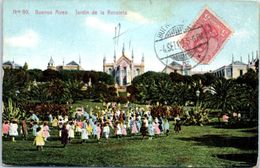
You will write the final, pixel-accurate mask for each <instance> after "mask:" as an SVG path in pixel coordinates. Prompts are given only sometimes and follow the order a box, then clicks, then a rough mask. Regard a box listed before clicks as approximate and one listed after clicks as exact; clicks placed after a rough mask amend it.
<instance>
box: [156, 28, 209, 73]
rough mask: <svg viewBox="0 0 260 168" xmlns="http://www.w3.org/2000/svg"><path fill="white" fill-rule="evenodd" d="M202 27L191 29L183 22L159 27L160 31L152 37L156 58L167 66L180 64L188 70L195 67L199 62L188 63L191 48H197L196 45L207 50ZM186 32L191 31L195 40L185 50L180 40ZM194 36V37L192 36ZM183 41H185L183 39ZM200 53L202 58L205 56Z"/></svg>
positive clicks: (190, 57) (190, 56)
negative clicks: (190, 46)
mask: <svg viewBox="0 0 260 168" xmlns="http://www.w3.org/2000/svg"><path fill="white" fill-rule="evenodd" d="M203 31H204V30H203V28H202V27H196V28H193V29H191V28H190V27H185V26H184V25H183V24H179V25H169V24H167V25H165V26H162V27H161V28H160V31H159V32H158V33H157V34H156V35H155V39H154V50H155V53H156V56H157V58H158V59H159V60H160V61H161V62H162V63H163V64H164V65H166V66H167V67H168V68H172V67H171V65H173V64H172V63H173V62H174V64H175V65H176V64H178V65H182V66H184V68H185V69H187V70H189V69H191V68H194V67H196V66H197V65H198V64H199V62H195V63H194V64H193V65H189V62H190V60H191V59H192V55H191V54H190V52H192V50H195V49H198V47H201V46H202V45H203V47H204V48H205V51H207V44H208V43H207V38H206V37H205V32H203ZM187 32H191V33H192V34H194V35H196V38H197V41H196V43H194V44H192V48H189V49H188V50H187V51H189V53H188V52H187V51H186V50H184V49H183V48H182V46H181V45H180V42H181V40H183V37H184V36H185V34H186V33H187ZM193 38H194V37H193ZM184 42H185V41H184ZM203 54H204V55H201V58H202V59H203V58H204V57H205V53H203Z"/></svg>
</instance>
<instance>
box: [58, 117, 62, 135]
mask: <svg viewBox="0 0 260 168" xmlns="http://www.w3.org/2000/svg"><path fill="white" fill-rule="evenodd" d="M62 127H63V120H62V119H61V118H60V119H59V121H58V130H59V137H61V130H62Z"/></svg>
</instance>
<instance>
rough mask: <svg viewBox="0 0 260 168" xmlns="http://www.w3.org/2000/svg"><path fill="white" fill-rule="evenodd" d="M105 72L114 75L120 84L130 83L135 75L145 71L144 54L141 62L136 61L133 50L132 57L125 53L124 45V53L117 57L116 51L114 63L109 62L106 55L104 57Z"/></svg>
mask: <svg viewBox="0 0 260 168" xmlns="http://www.w3.org/2000/svg"><path fill="white" fill-rule="evenodd" d="M103 72H106V73H107V74H109V75H112V76H113V78H114V80H115V83H116V84H117V85H119V86H127V85H130V84H131V82H132V80H133V79H134V77H136V76H138V75H141V74H143V73H144V56H143V57H142V60H141V63H140V64H136V63H134V53H133V50H132V59H129V58H128V57H127V56H126V55H125V49H124V46H123V49H122V55H121V56H120V57H119V58H118V59H116V52H115V51H114V61H113V63H107V62H106V57H104V59H103Z"/></svg>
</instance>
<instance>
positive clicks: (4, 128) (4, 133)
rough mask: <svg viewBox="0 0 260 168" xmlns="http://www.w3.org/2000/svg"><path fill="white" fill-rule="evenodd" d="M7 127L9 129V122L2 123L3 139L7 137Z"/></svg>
mask: <svg viewBox="0 0 260 168" xmlns="http://www.w3.org/2000/svg"><path fill="white" fill-rule="evenodd" d="M9 127H10V125H9V122H8V121H5V122H4V123H3V135H4V137H5V138H7V136H8V132H9Z"/></svg>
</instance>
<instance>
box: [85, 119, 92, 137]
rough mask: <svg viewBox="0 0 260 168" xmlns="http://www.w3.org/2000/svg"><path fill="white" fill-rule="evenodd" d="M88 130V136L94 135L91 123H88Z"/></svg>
mask: <svg viewBox="0 0 260 168" xmlns="http://www.w3.org/2000/svg"><path fill="white" fill-rule="evenodd" d="M86 129H87V132H88V135H89V136H91V135H92V127H91V124H90V122H89V121H88V122H87V127H86Z"/></svg>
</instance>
